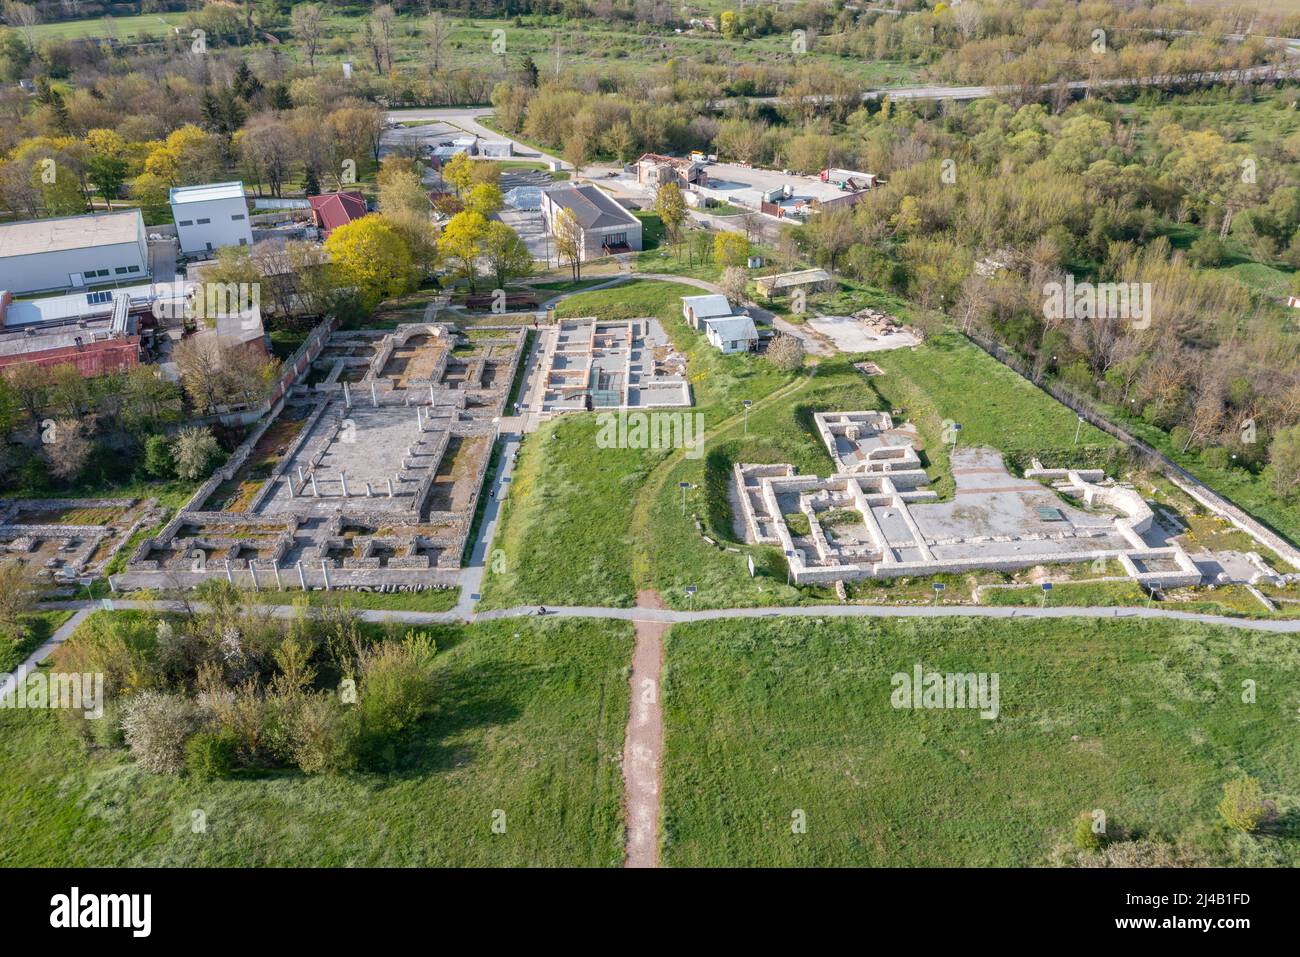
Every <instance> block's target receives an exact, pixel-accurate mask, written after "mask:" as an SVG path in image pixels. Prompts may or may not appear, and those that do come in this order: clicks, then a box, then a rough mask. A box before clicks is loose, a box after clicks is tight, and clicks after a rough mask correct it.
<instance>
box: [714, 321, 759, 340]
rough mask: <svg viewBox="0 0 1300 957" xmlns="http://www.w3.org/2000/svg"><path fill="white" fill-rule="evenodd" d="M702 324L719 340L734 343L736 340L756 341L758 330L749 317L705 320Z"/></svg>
mask: <svg viewBox="0 0 1300 957" xmlns="http://www.w3.org/2000/svg"><path fill="white" fill-rule="evenodd" d="M704 324H705V325H706V326H708V327H709V329H710V330H712V332H713V334H714V335H715V336H717V337H718V338H719V339H723V340H726V341H728V342H734V341H735V340H737V339H757V338H758V330H757V329H755V328H754V320H753V319H751V318H749V316H725V317H723V318H721V319H706V320H704Z"/></svg>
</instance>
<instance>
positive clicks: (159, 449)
mask: <svg viewBox="0 0 1300 957" xmlns="http://www.w3.org/2000/svg"><path fill="white" fill-rule="evenodd" d="M144 474H145V475H147V476H149V477H150V478H156V479H162V478H168V477H170V476H172V475H175V474H176V463H175V462H174V461H172V449H171V443H170V442H169V441H168V439H167V436H165V435H151V436H149V438H147V439H145V441H144Z"/></svg>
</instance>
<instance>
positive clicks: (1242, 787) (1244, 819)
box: [1219, 774, 1268, 834]
mask: <svg viewBox="0 0 1300 957" xmlns="http://www.w3.org/2000/svg"><path fill="white" fill-rule="evenodd" d="M1267 810H1268V809H1267V807H1266V806H1265V805H1264V796H1263V792H1262V790H1261V789H1260V786H1259V781H1257V780H1256V779H1255V778H1252V777H1251V776H1250V775H1248V774H1243V775H1242V776H1241V777H1239V778H1237V779H1236V780H1233V781H1228V782H1227V783H1226V784H1224V785H1223V800H1222V801H1220V802H1219V814H1220V815H1221V816H1222V817H1223V820H1224V823H1226V824H1227V825H1228V827H1230V828H1232V829H1233V830H1234V831H1241V832H1242V833H1243V834H1249V833H1250V832H1251V831H1253V830H1255V828H1257V827H1259V822H1260V821H1262V820H1263V819H1264V815H1265V813H1266V811H1267Z"/></svg>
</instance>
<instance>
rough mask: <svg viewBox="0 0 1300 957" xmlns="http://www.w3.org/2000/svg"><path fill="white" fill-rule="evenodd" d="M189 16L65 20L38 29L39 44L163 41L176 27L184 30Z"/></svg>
mask: <svg viewBox="0 0 1300 957" xmlns="http://www.w3.org/2000/svg"><path fill="white" fill-rule="evenodd" d="M187 16H188V14H184V13H150V14H145V15H143V16H138V17H100V18H97V19H94V20H65V21H62V22H60V23H42V24H39V25H37V26H36V27H35V29H34V33H35V36H36V38H37V40H51V39H54V40H77V39H81V38H83V37H116V38H117V39H119V40H122V41H123V42H132V41H135V40H139V39H140V38H141V37H142V36H146V37H149V38H150V39H153V40H161V39H162V38H163V37H165V36H167V35H169V34H170V33H171V31H172V27H175V26H180V25H181V24H182V23H183V22H184V21H185V18H186V17H187Z"/></svg>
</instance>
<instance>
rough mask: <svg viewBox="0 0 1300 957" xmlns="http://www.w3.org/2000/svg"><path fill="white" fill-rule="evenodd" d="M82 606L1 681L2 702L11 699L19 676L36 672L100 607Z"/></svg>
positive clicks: (0, 697)
mask: <svg viewBox="0 0 1300 957" xmlns="http://www.w3.org/2000/svg"><path fill="white" fill-rule="evenodd" d="M80 604H81V607H79V608H78V609H77V611H76V613H75V614H74V615H73V616H72V617H71V618H69V619H68V620H67V621H65V622H64V623H63V624H62V625H60V626H59V627H58V628H56V629H55V630H54V634H52V635H50V637H49V638H48V639H47V640H46V642H45V644H43V645H41V646H40V647H39V648H37V649H36V650H35V651H33V652H32V653H31V654H30V655H28V656H27V658H26V660H24V661H23V663H22V664H20V665H19V666H18V667H17V668H16V669H15V670H14V673H13V674H9V675H5V676H4V681H0V701H3V700H4V699H5V698H7V697H9V694H10V692H12V691H13V690H14V687H15V686H16V685H17V684H18V679H17V677H16V676H17V675H25V674H27V673H28V672H30V671H34V670H35V669H36V666H37V665H39V664H40V663H41V662H42V661H44V660H45V659H46V658H48V657H49V656H50V655H52V654H54V649H55V648H57V647H59V645H61V644H63V643H64V642H65V641H67V640H68V639H69V638H70V637H72V633H73V632H74V631H76V630H77V628H78V627H80V625H81V623H82V622H83V621H85V620H86V616H87V615H89V614H90V613H91V611H93V610H94V609H95V608H97V607H98V605H97V604H94V603H91V602H81V603H80Z"/></svg>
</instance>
